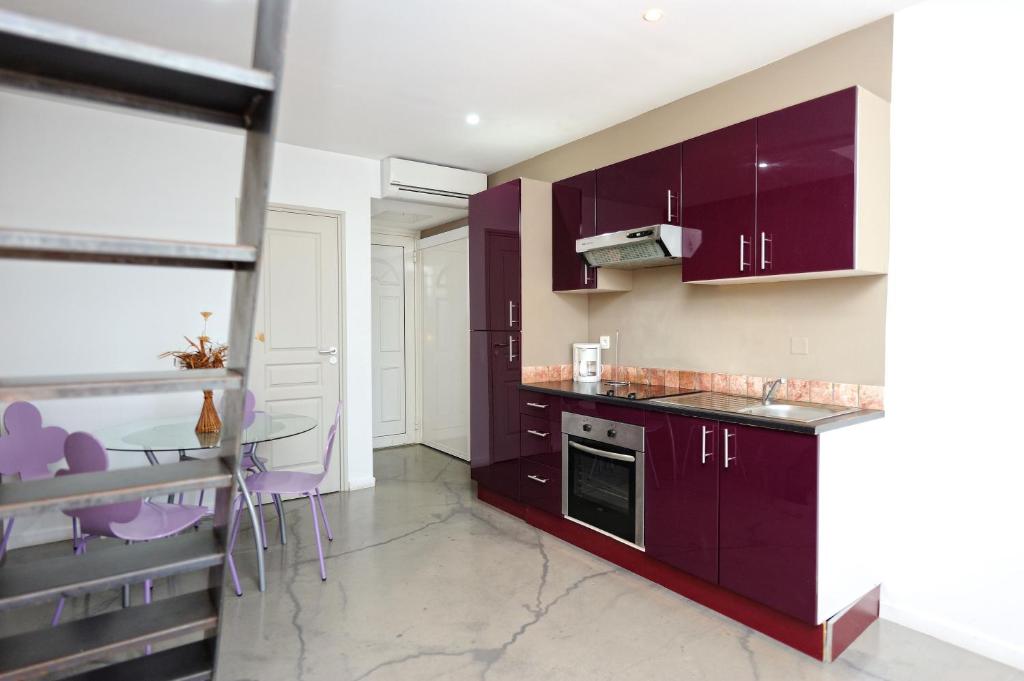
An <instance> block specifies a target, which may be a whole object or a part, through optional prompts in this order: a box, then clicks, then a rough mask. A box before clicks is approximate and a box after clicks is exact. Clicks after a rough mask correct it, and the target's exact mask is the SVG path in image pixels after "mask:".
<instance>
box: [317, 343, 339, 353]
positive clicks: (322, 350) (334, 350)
mask: <svg viewBox="0 0 1024 681" xmlns="http://www.w3.org/2000/svg"><path fill="white" fill-rule="evenodd" d="M317 352H319V353H320V354H321V355H336V354H338V348H336V347H334V346H333V345H332V346H331V347H329V348H327V349H326V350H324V349H322V348H321V349H320V350H317Z"/></svg>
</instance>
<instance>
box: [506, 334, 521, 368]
mask: <svg viewBox="0 0 1024 681" xmlns="http://www.w3.org/2000/svg"><path fill="white" fill-rule="evenodd" d="M515 342H516V339H515V338H513V337H512V336H509V337H508V361H509V362H510V363H511V362H512V361H513V360H515V358H516V357H518V356H519V355H516V354H515V353H513V352H512V344H513V343H515Z"/></svg>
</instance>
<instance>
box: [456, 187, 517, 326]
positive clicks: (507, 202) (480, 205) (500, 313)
mask: <svg viewBox="0 0 1024 681" xmlns="http://www.w3.org/2000/svg"><path fill="white" fill-rule="evenodd" d="M520 184H521V183H520V181H519V180H513V181H511V182H506V183H505V184H502V185H498V186H497V187H492V188H491V189H487V190H485V191H482V192H480V193H479V194H474V195H473V196H471V197H469V284H470V286H469V290H470V296H469V325H470V328H472V329H475V330H479V331H518V330H520V329H521V328H522V324H521V320H522V308H521V302H522V301H521V293H520V263H519V254H520V248H519V206H520Z"/></svg>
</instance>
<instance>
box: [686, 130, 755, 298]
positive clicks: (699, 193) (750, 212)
mask: <svg viewBox="0 0 1024 681" xmlns="http://www.w3.org/2000/svg"><path fill="white" fill-rule="evenodd" d="M756 152H757V123H756V121H753V120H750V121H744V122H743V123H737V124H736V125H731V126H729V127H728V128H722V129H721V130H715V131H714V132H709V133H707V134H706V135H701V136H700V137H695V138H693V139H690V140H687V141H685V142H683V209H682V216H683V230H684V234H685V236H684V244H686V245H687V247H686V248H684V249H683V266H682V270H683V281H706V280H710V279H728V278H732V277H749V276H752V275H753V274H754V196H755V191H756V189H757V173H756V170H755V168H756V166H755V163H756V160H757V159H756ZM691 249H692V250H691Z"/></svg>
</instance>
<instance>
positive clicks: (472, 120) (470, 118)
mask: <svg viewBox="0 0 1024 681" xmlns="http://www.w3.org/2000/svg"><path fill="white" fill-rule="evenodd" d="M466 122H467V123H469V124H470V125H476V124H477V123H479V122H480V114H475V113H468V114H466Z"/></svg>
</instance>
